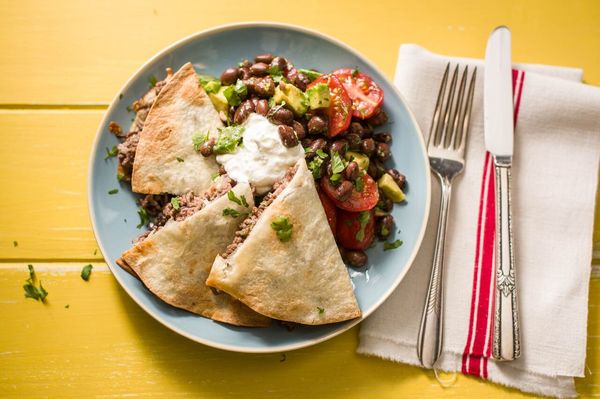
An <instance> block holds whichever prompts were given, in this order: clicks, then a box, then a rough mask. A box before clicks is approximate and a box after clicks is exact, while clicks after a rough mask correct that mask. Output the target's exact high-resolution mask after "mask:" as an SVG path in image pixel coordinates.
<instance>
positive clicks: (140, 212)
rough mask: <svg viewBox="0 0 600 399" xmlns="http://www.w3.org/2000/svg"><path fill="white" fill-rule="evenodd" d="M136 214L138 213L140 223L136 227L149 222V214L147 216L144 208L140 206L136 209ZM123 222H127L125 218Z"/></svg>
mask: <svg viewBox="0 0 600 399" xmlns="http://www.w3.org/2000/svg"><path fill="white" fill-rule="evenodd" d="M138 215H140V224H138V225H137V226H136V227H137V228H138V229H139V228H142V227H143V226H145V225H147V224H148V222H150V216H148V212H146V209H145V208H142V207H140V208H139V209H138ZM125 222H126V223H127V220H125Z"/></svg>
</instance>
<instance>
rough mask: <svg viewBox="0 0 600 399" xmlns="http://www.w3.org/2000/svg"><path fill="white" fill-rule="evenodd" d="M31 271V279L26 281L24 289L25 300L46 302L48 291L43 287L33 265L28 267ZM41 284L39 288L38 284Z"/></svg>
mask: <svg viewBox="0 0 600 399" xmlns="http://www.w3.org/2000/svg"><path fill="white" fill-rule="evenodd" d="M27 268H28V269H29V278H28V279H27V280H25V285H23V289H24V290H25V298H32V299H35V300H36V301H42V302H45V301H46V297H47V296H48V291H46V290H45V289H44V287H43V286H42V282H41V281H38V279H37V277H36V275H35V270H34V269H33V265H27ZM38 282H39V286H38V285H37V284H36V283H38Z"/></svg>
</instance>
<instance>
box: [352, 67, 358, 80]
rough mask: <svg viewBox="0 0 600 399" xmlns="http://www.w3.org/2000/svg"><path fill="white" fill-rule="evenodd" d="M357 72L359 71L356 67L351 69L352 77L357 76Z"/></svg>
mask: <svg viewBox="0 0 600 399" xmlns="http://www.w3.org/2000/svg"><path fill="white" fill-rule="evenodd" d="M359 73H360V71H359V70H358V68H354V69H353V70H352V77H353V78H355V77H357V76H358V74H359Z"/></svg>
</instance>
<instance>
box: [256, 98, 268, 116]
mask: <svg viewBox="0 0 600 399" xmlns="http://www.w3.org/2000/svg"><path fill="white" fill-rule="evenodd" d="M255 109H256V113H257V114H260V115H262V116H266V115H267V114H268V113H269V102H268V101H267V100H265V99H261V100H258V101H257V102H256V106H255Z"/></svg>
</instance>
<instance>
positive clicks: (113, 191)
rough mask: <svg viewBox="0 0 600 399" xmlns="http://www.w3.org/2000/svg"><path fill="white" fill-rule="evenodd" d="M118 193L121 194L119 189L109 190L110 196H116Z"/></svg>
mask: <svg viewBox="0 0 600 399" xmlns="http://www.w3.org/2000/svg"><path fill="white" fill-rule="evenodd" d="M118 192H119V189H118V188H113V189H112V190H109V191H108V194H110V195H115V194H116V193H118Z"/></svg>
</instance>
